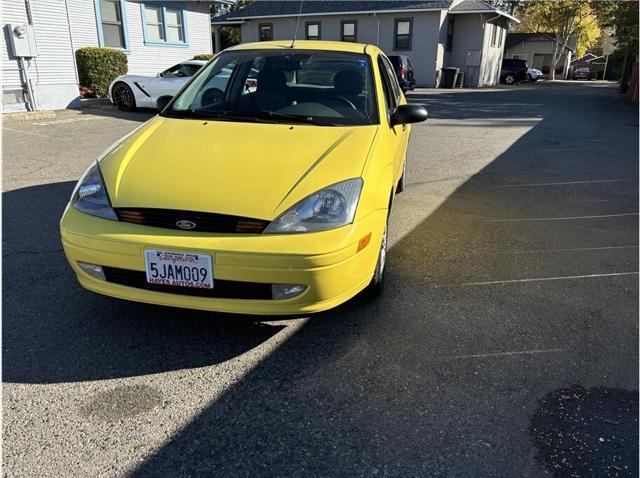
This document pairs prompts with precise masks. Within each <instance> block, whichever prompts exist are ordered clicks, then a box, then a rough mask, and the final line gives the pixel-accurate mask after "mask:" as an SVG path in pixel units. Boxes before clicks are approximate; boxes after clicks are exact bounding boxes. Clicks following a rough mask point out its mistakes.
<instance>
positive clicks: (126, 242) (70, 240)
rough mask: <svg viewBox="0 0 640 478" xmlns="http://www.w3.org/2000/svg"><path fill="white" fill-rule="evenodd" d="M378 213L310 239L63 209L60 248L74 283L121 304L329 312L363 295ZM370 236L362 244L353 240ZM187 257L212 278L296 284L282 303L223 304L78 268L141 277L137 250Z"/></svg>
mask: <svg viewBox="0 0 640 478" xmlns="http://www.w3.org/2000/svg"><path fill="white" fill-rule="evenodd" d="M385 221H386V211H384V210H378V211H374V212H372V213H370V214H368V215H367V216H366V217H364V218H362V219H361V220H359V221H357V222H355V223H354V224H352V225H349V226H344V227H341V228H338V229H334V230H331V231H324V232H318V233H310V234H279V235H275V234H274V235H270V234H247V235H238V234H210V233H193V232H188V231H177V230H169V229H160V228H154V227H147V226H139V225H135V224H129V223H124V222H117V221H109V220H106V219H101V218H97V217H93V216H89V215H87V214H84V213H81V212H79V211H77V210H76V209H74V208H72V207H68V208H67V210H66V211H65V214H64V216H63V218H62V222H61V224H60V230H61V236H62V244H63V246H64V251H65V254H66V256H67V259H68V261H69V263H70V264H71V267H72V268H73V270H74V272H75V273H76V275H77V277H78V280H79V282H80V284H81V285H82V286H83V287H85V288H87V289H89V290H92V291H95V292H98V293H101V294H105V295H109V296H112V297H118V298H122V299H128V300H134V301H138V302H146V303H152V304H160V305H166V306H173V307H184V308H192V309H202V310H211V311H220V312H230V313H244V314H258V315H281V314H304V313H312V312H320V311H323V310H327V309H330V308H333V307H335V306H337V305H339V304H341V303H343V302H345V301H347V300H348V299H350V298H351V297H353V296H355V295H356V294H357V293H358V292H360V291H361V290H362V289H364V288H365V287H366V286H367V284H368V283H369V282H370V280H371V277H372V275H373V271H374V268H375V263H376V260H377V257H378V250H379V245H380V241H381V239H382V232H383V229H384V224H385ZM369 233H371V240H370V242H369V244H368V245H367V246H366V247H365V248H364V249H362V250H361V251H358V250H357V249H358V243H359V241H360V240H361V239H362V238H364V237H366V236H367V234H369ZM145 248H151V249H160V250H173V251H189V252H199V253H203V254H209V255H211V257H212V263H213V274H214V287H215V280H225V281H239V282H251V283H268V284H303V285H306V287H307V288H306V290H305V291H304V292H303V293H302V294H300V295H298V296H296V297H293V298H290V299H280V300H276V299H271V300H253V299H228V298H211V297H194V296H188V295H182V294H180V293H179V292H180V289H179V288H176V289H175V292H176V293H166V292H157V291H151V290H146V289H141V288H136V287H129V286H125V285H120V284H116V283H112V282H107V281H104V280H100V279H96V278H94V277H92V276H90V275H88V274H87V273H86V272H85V271H83V270H82V269H80V268H79V266H78V262H86V263H90V264H96V265H100V266H107V267H113V268H119V269H128V270H131V271H144V270H145V262H144V253H143V251H144V249H145Z"/></svg>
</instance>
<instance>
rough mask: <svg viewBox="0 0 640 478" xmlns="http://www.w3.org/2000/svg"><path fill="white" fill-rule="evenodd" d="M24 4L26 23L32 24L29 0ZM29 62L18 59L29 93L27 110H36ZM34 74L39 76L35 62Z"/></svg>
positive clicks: (36, 104) (25, 0)
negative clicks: (28, 68) (28, 69)
mask: <svg viewBox="0 0 640 478" xmlns="http://www.w3.org/2000/svg"><path fill="white" fill-rule="evenodd" d="M24 5H25V9H26V13H27V23H28V24H29V25H30V26H33V12H32V11H31V1H30V0H24ZM30 64H31V61H30V60H29V61H27V65H25V61H24V58H23V57H20V58H19V60H18V65H19V67H20V69H21V70H22V74H23V75H24V83H25V85H26V87H27V94H28V95H29V104H28V107H27V109H28V110H29V111H37V110H38V101H37V99H36V93H35V90H34V88H33V84H32V83H31V78H29V72H28V71H27V66H29V65H30ZM35 66H36V76H37V77H40V75H39V72H38V64H37V62H36V65H35Z"/></svg>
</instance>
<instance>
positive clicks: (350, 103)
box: [327, 95, 358, 111]
mask: <svg viewBox="0 0 640 478" xmlns="http://www.w3.org/2000/svg"><path fill="white" fill-rule="evenodd" d="M327 100H328V101H331V100H339V101H342V102H343V103H346V104H347V105H349V106H350V107H351V108H353V109H354V110H356V111H358V108H356V105H354V104H353V103H352V102H351V101H350V100H348V99H347V98H345V97H344V96H339V95H334V96H331V97H329V98H327Z"/></svg>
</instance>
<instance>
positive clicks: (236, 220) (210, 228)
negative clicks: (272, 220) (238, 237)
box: [115, 208, 269, 234]
mask: <svg viewBox="0 0 640 478" xmlns="http://www.w3.org/2000/svg"><path fill="white" fill-rule="evenodd" d="M115 211H116V214H117V215H118V219H120V220H121V221H123V222H131V223H134V224H141V225H143V226H151V227H162V228H164V229H178V230H183V229H185V228H184V227H182V228H181V227H178V225H177V223H178V222H180V221H185V222H191V223H193V224H195V227H192V228H188V230H191V231H196V232H223V233H224V232H226V233H241V234H260V233H261V232H262V231H264V229H265V228H266V227H267V226H268V225H269V221H264V220H262V219H254V218H250V217H241V216H230V215H228V214H215V213H210V212H197V211H180V210H176V209H155V208H116V209H115Z"/></svg>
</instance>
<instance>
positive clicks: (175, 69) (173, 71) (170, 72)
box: [161, 63, 182, 78]
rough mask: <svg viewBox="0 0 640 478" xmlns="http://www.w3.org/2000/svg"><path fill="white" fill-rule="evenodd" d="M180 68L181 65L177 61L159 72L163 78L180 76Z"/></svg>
mask: <svg viewBox="0 0 640 478" xmlns="http://www.w3.org/2000/svg"><path fill="white" fill-rule="evenodd" d="M180 68H182V65H181V64H180V63H178V64H177V65H173V66H172V67H171V68H167V69H166V70H164V71H163V72H162V74H161V76H162V77H163V78H177V77H178V76H180Z"/></svg>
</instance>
